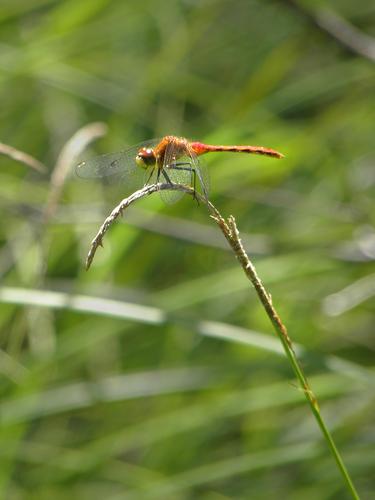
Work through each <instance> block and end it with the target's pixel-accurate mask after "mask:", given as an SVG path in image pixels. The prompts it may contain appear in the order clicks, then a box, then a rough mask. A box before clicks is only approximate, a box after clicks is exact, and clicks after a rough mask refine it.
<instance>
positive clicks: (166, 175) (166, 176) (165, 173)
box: [158, 168, 173, 184]
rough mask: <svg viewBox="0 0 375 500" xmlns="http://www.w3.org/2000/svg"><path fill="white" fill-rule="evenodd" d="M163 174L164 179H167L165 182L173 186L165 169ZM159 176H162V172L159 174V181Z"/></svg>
mask: <svg viewBox="0 0 375 500" xmlns="http://www.w3.org/2000/svg"><path fill="white" fill-rule="evenodd" d="M162 174H163V176H164V178H165V180H166V181H167V183H168V184H173V182H172V181H171V179H170V177H169V175H168V174H167V172H166V171H165V169H164V168H163V169H162ZM159 175H160V170H159V172H158V180H159Z"/></svg>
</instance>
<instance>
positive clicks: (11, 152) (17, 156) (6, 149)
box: [0, 142, 48, 174]
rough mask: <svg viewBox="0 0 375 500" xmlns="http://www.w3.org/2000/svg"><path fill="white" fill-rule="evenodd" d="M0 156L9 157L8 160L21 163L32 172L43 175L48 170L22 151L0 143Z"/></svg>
mask: <svg viewBox="0 0 375 500" xmlns="http://www.w3.org/2000/svg"><path fill="white" fill-rule="evenodd" d="M0 154H2V155H5V156H9V158H12V160H15V161H18V162H19V163H23V164H24V165H26V166H28V167H30V168H33V169H34V170H36V171H37V172H40V173H42V174H45V173H46V172H47V170H48V169H47V167H46V166H45V165H43V163H41V162H40V161H39V160H37V159H36V158H34V157H33V156H31V155H29V154H27V153H24V152H23V151H20V150H19V149H16V148H14V147H13V146H9V144H4V143H3V142H0Z"/></svg>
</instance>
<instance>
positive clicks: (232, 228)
mask: <svg viewBox="0 0 375 500" xmlns="http://www.w3.org/2000/svg"><path fill="white" fill-rule="evenodd" d="M164 189H173V190H179V191H183V192H185V193H188V194H190V195H192V196H194V197H195V198H197V199H198V200H199V201H200V202H202V203H204V204H206V205H207V208H208V209H209V211H210V213H211V217H212V218H213V219H214V220H215V222H216V223H217V225H218V226H219V228H220V230H221V231H222V233H223V234H224V236H225V238H226V240H227V241H228V243H229V245H230V247H231V248H232V250H233V252H234V254H235V255H236V257H237V259H238V261H239V263H240V265H241V267H242V269H243V270H244V272H245V274H246V276H247V277H248V279H249V280H250V281H251V283H252V285H253V286H254V288H255V291H256V293H257V295H258V297H259V299H260V301H261V303H262V305H263V307H264V309H265V311H266V313H267V315H268V317H269V319H270V320H271V323H272V325H273V327H274V330H275V332H276V335H277V336H278V337H279V339H280V341H281V343H282V345H283V348H284V351H285V354H286V356H287V358H288V360H289V362H290V364H291V366H292V368H293V371H294V373H295V375H296V377H297V379H298V382H299V384H300V386H301V388H302V390H303V392H304V394H305V396H306V399H307V401H308V404H309V406H310V408H311V411H312V413H313V415H314V417H315V419H316V421H317V422H318V425H319V428H320V430H321V431H322V434H323V436H324V438H325V440H326V442H327V444H328V446H329V448H330V450H331V452H332V454H333V456H334V458H335V461H336V464H337V466H338V468H339V470H340V472H341V474H342V476H343V478H344V481H345V483H346V486H347V489H348V491H350V493H351V495H352V497H353V498H354V499H356V500H359V495H358V493H357V492H356V489H355V487H354V484H353V482H352V480H351V478H350V475H349V472H348V470H347V469H346V466H345V464H344V462H343V460H342V458H341V455H340V453H339V451H338V449H337V447H336V445H335V442H334V440H333V438H332V436H331V433H330V432H329V430H328V427H327V426H326V424H325V422H324V420H323V416H322V415H321V413H320V409H319V405H318V401H317V399H316V396H315V394H314V393H313V391H312V390H311V388H310V386H309V384H308V381H307V378H306V376H305V374H304V372H303V369H302V367H301V365H300V363H299V361H298V359H297V356H296V354H295V352H294V349H293V345H292V341H291V340H290V337H289V335H288V332H287V329H286V327H285V325H284V324H283V322H282V321H281V319H280V316H279V315H278V313H277V311H276V309H275V307H274V305H273V303H272V298H271V295H270V294H269V293H268V292H267V290H266V289H265V288H264V285H263V283H262V281H261V279H260V278H259V276H258V274H257V272H256V269H255V266H254V264H253V263H252V262H251V260H250V259H249V257H248V255H247V253H246V251H245V249H244V247H243V245H242V242H241V239H240V235H239V232H238V229H237V226H236V221H235V219H234V217H233V216H230V217H229V218H228V220H225V219H224V218H223V217H222V215H221V214H220V212H219V211H218V210H217V208H216V207H215V206H214V205H213V204H212V203H211V202H209V201H207V200H206V199H205V198H204V197H203V196H200V195H199V194H197V193H194V190H193V189H192V188H190V187H188V186H183V185H179V184H151V185H149V186H145V187H144V188H143V189H140V190H139V191H136V192H135V193H133V194H132V195H130V196H129V197H128V198H125V199H124V200H122V201H121V202H120V203H119V204H118V205H117V207H115V208H114V209H113V210H112V212H111V214H110V215H109V216H108V217H107V218H106V220H105V221H104V223H103V224H102V226H101V227H100V229H99V231H98V233H97V235H96V236H95V238H94V239H93V241H92V243H91V248H90V251H89V254H88V256H87V260H86V269H88V268H89V267H90V265H91V263H92V261H93V259H94V256H95V252H96V250H97V248H98V246H103V237H104V235H105V233H106V232H107V230H108V229H109V227H110V226H111V225H112V224H113V222H115V220H116V219H117V218H118V217H119V216H120V215H122V214H123V212H124V210H125V209H126V208H127V207H129V205H131V204H132V203H134V202H135V201H137V200H139V199H141V198H143V197H144V196H148V195H150V194H152V193H155V192H156V191H161V190H164Z"/></svg>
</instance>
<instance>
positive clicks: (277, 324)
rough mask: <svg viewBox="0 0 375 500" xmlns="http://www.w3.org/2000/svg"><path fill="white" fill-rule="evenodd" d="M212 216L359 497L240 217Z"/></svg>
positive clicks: (347, 479) (345, 477)
mask: <svg viewBox="0 0 375 500" xmlns="http://www.w3.org/2000/svg"><path fill="white" fill-rule="evenodd" d="M212 218H213V219H214V220H215V221H216V223H217V224H218V226H219V227H220V229H221V231H222V232H223V234H224V236H225V238H226V239H227V241H228V243H229V245H230V246H231V248H232V249H233V252H234V253H235V255H236V257H237V259H238V260H239V262H240V264H241V267H242V269H243V270H244V272H245V274H246V276H247V277H248V278H249V280H250V281H251V283H252V284H253V286H254V288H255V291H256V293H257V294H258V297H259V299H260V301H261V303H262V304H263V307H264V309H265V311H266V313H267V315H268V317H269V318H270V320H271V323H272V325H273V327H274V329H275V332H276V334H277V336H278V337H279V339H280V341H281V343H282V345H283V348H284V351H285V354H286V356H287V358H288V360H289V362H290V364H291V366H292V368H293V371H294V373H295V375H296V377H297V379H298V381H299V384H300V386H301V388H302V390H303V392H304V394H305V396H306V399H307V401H308V403H309V405H310V408H311V411H312V413H313V415H314V417H315V419H316V421H317V422H318V425H319V427H320V430H321V431H322V433H323V435H324V437H325V439H326V441H327V443H328V446H329V448H330V449H331V452H332V454H333V456H334V458H335V461H336V463H337V466H338V468H339V470H340V472H341V474H342V476H343V478H344V480H345V482H346V485H347V488H348V490H349V491H350V493H351V494H352V497H353V498H355V499H359V496H358V493H357V492H356V490H355V487H354V484H353V482H352V480H351V478H350V475H349V473H348V470H347V469H346V466H345V464H344V462H343V460H342V458H341V455H340V453H339V451H338V449H337V447H336V445H335V442H334V440H333V438H332V436H331V433H330V432H329V430H328V428H327V426H326V424H325V422H324V420H323V417H322V415H321V413H320V409H319V405H318V401H317V399H316V396H315V394H314V393H313V391H312V390H311V388H310V386H309V384H308V382H307V378H306V376H305V374H304V372H303V370H302V367H301V365H300V363H299V361H298V359H297V356H296V354H295V352H294V349H293V345H292V342H291V340H290V338H289V335H288V332H287V329H286V327H285V325H284V324H283V322H282V321H281V319H280V316H279V315H278V313H277V311H276V309H275V307H274V306H273V304H272V298H271V295H270V294H269V293H268V292H267V291H266V289H265V288H264V286H263V283H262V281H261V280H260V278H259V276H258V274H257V272H256V269H255V267H254V265H253V263H252V262H251V261H250V259H249V257H248V255H247V254H246V252H245V249H244V248H243V246H242V243H241V240H240V236H239V232H238V229H237V226H236V221H235V219H234V217H233V216H230V217H229V218H228V221H225V219H224V218H223V217H222V216H221V215H220V214H219V213H218V212H217V213H216V214H215V215H213V216H212Z"/></svg>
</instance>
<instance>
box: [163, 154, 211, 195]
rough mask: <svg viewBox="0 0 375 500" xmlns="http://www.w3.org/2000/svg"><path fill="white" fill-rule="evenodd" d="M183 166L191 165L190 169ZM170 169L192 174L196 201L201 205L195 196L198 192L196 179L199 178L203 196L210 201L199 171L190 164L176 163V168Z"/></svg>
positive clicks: (171, 167)
mask: <svg viewBox="0 0 375 500" xmlns="http://www.w3.org/2000/svg"><path fill="white" fill-rule="evenodd" d="M181 165H190V168H184V167H182V166H181ZM169 168H170V169H174V170H186V171H188V172H191V173H192V176H193V179H192V180H193V182H192V184H193V189H194V198H195V199H196V201H197V203H198V204H199V201H198V198H197V197H196V196H195V193H196V191H197V190H196V178H197V176H198V179H199V184H200V185H201V188H202V191H203V195H204V197H205V199H206V200H207V201H208V193H207V189H206V186H205V184H204V182H203V179H202V176H201V173H200V172H199V171H198V170H196V169H195V168H193V167H192V166H191V164H190V163H176V164H175V165H174V166H170V167H169Z"/></svg>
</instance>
